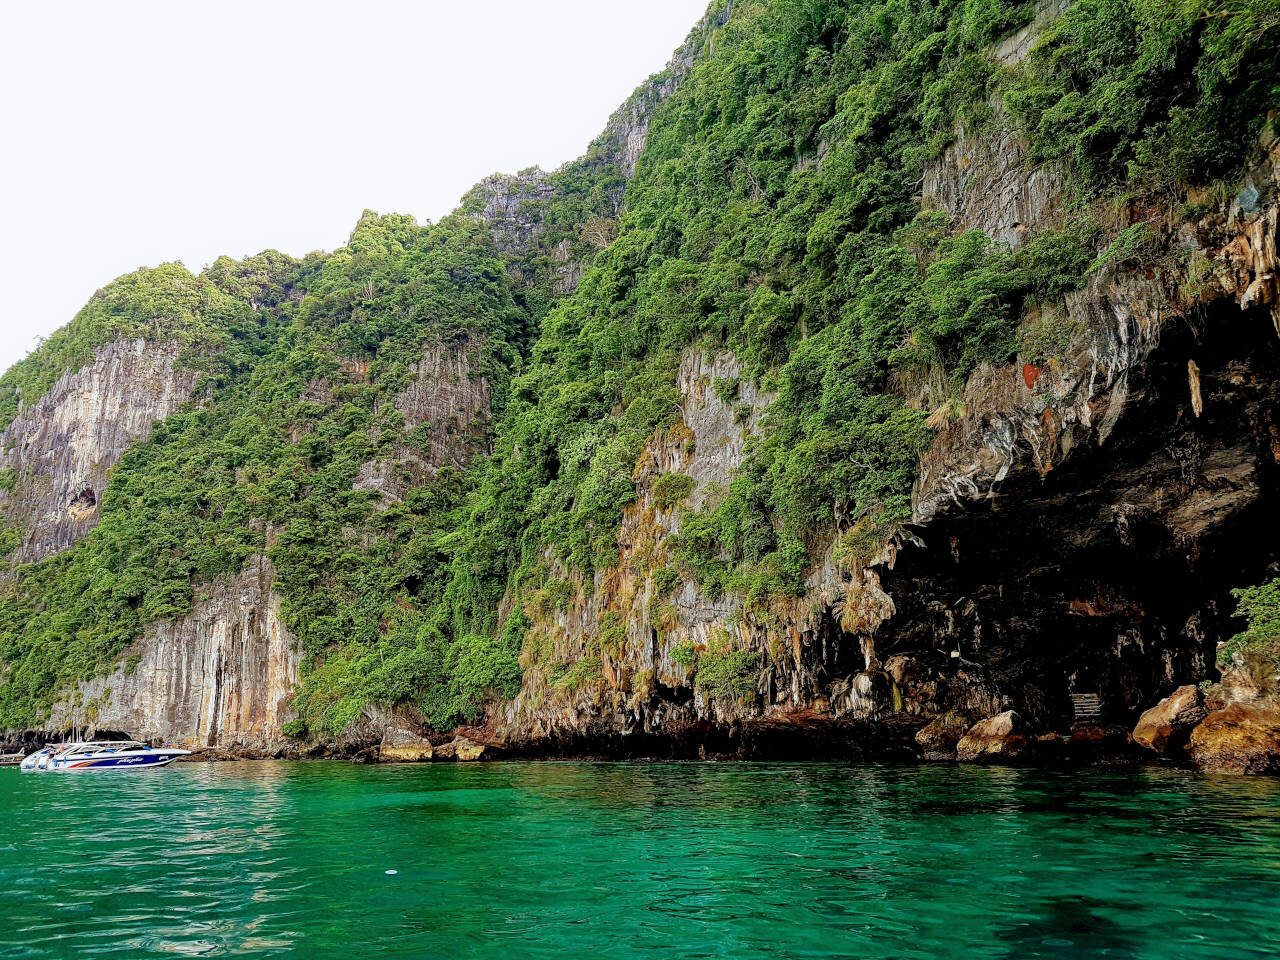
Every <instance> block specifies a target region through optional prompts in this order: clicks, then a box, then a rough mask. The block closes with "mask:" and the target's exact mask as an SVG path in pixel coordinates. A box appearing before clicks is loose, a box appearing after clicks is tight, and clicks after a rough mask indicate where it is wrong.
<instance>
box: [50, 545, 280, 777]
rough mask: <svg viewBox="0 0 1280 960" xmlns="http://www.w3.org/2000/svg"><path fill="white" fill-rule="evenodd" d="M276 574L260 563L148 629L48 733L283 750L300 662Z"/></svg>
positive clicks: (61, 712)
mask: <svg viewBox="0 0 1280 960" xmlns="http://www.w3.org/2000/svg"><path fill="white" fill-rule="evenodd" d="M273 577H274V571H273V570H272V567H271V564H270V563H269V562H268V561H267V560H266V559H264V558H262V557H254V558H251V559H250V560H249V562H248V563H247V564H246V565H245V568H244V570H243V571H241V572H240V573H239V574H238V575H236V576H234V577H228V578H226V579H224V580H219V581H216V582H214V583H209V584H205V585H203V586H202V587H201V589H200V593H199V594H198V596H197V597H196V601H195V604H194V609H192V611H191V613H190V614H189V615H187V616H186V617H183V618H182V619H181V620H176V621H167V622H162V623H160V624H157V625H155V626H153V627H152V628H150V629H149V630H148V631H147V633H146V634H145V635H144V636H143V637H142V638H140V639H139V640H138V641H137V642H136V643H134V644H133V645H132V646H131V647H130V648H129V649H128V650H127V651H126V652H125V656H124V659H123V662H122V663H121V664H120V666H118V667H117V668H116V669H115V670H114V671H113V672H112V673H110V674H109V675H108V676H106V677H100V678H98V679H96V680H92V681H90V682H89V683H86V684H84V685H82V686H81V687H80V688H79V690H78V691H77V692H76V693H75V694H74V695H72V696H71V697H68V698H67V699H64V700H63V701H61V702H60V703H58V704H57V705H56V706H55V708H54V711H53V714H52V716H51V718H50V721H49V725H48V728H49V730H50V731H52V732H58V731H61V730H65V729H68V728H77V729H84V730H87V731H88V732H89V733H93V732H94V731H95V730H110V731H122V732H125V733H127V734H128V735H129V736H132V737H137V738H140V739H143V740H156V741H163V742H164V743H169V744H175V745H178V746H183V747H187V748H201V747H217V748H219V749H223V750H232V751H239V752H245V751H247V752H252V753H271V752H274V751H277V750H280V749H282V748H283V747H284V746H285V742H284V740H283V736H282V734H281V727H282V726H283V725H284V723H285V722H287V721H288V720H289V719H290V718H291V717H292V716H293V713H292V709H291V706H290V705H291V702H292V698H293V692H294V687H295V685H296V683H297V680H298V666H299V663H300V661H301V653H300V651H299V650H298V649H297V647H296V644H295V643H294V641H293V638H292V637H291V636H290V635H289V632H288V630H287V629H285V626H284V624H283V623H282V622H281V620H280V601H279V599H278V598H276V597H275V596H274V595H273V594H272V592H271V584H272V580H273Z"/></svg>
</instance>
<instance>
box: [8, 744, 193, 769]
mask: <svg viewBox="0 0 1280 960" xmlns="http://www.w3.org/2000/svg"><path fill="white" fill-rule="evenodd" d="M190 752H191V751H190V750H181V749H179V748H177V747H154V748H146V747H138V748H136V749H125V750H112V749H102V750H95V751H85V750H84V749H83V748H80V747H79V745H76V748H74V749H69V750H54V749H44V750H38V751H36V752H35V753H33V754H32V755H31V756H29V757H27V758H26V759H25V760H23V761H22V763H21V765H20V766H21V769H22V770H25V771H30V772H38V773H47V772H55V773H57V772H67V773H70V772H73V771H79V770H150V769H152V768H154V767H165V766H168V765H169V764H171V763H173V761H175V760H177V759H178V758H179V757H185V756H187V755H188V754H189V753H190Z"/></svg>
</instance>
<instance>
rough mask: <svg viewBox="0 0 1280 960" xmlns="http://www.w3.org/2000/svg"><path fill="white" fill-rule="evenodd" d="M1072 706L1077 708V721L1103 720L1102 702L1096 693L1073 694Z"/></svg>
mask: <svg viewBox="0 0 1280 960" xmlns="http://www.w3.org/2000/svg"><path fill="white" fill-rule="evenodd" d="M1071 705H1072V707H1074V708H1075V712H1076V719H1077V720H1099V719H1101V718H1102V700H1101V698H1099V696H1098V695H1097V694H1096V693H1073V694H1071Z"/></svg>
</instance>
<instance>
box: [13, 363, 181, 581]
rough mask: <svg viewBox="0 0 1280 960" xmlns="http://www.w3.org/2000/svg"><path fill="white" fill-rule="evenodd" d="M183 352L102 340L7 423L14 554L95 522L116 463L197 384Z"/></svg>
mask: <svg viewBox="0 0 1280 960" xmlns="http://www.w3.org/2000/svg"><path fill="white" fill-rule="evenodd" d="M179 353H180V351H179V348H178V346H177V345H176V344H172V343H152V342H148V341H145V340H118V341H115V342H114V343H109V344H107V345H105V346H102V347H99V348H98V349H97V351H96V352H95V354H94V359H93V361H92V362H91V363H89V364H87V365H85V366H84V367H81V368H80V369H79V370H74V371H69V372H68V373H66V374H65V375H64V376H63V377H62V378H61V379H60V380H59V381H58V382H57V384H56V385H55V386H54V387H53V389H52V390H50V391H49V392H48V393H46V394H45V395H44V396H43V397H41V398H40V399H39V400H37V401H36V402H35V403H32V404H31V405H30V406H28V407H26V408H25V409H24V410H23V411H22V412H21V413H20V414H19V415H18V416H17V417H16V418H15V419H14V421H13V422H12V423H11V424H10V425H9V427H8V428H7V429H6V430H5V431H4V434H3V436H0V444H3V454H0V463H2V464H3V467H4V468H5V469H8V470H11V471H13V474H12V477H13V485H12V487H11V489H9V490H3V489H0V511H3V514H4V517H5V521H6V522H7V523H9V524H13V525H16V527H17V529H18V530H19V531H20V532H21V535H22V540H21V545H20V546H19V547H18V548H17V549H16V550H15V551H14V552H13V554H12V555H11V559H12V560H14V561H16V562H29V561H32V560H40V559H42V558H44V557H48V556H51V555H52V554H55V553H57V552H59V551H61V550H65V549H66V548H67V547H69V546H71V544H73V543H74V542H75V541H76V540H78V539H80V538H81V537H83V536H84V535H85V534H86V533H88V532H89V531H90V530H91V529H93V527H94V525H95V524H96V523H97V520H98V501H99V498H100V497H101V496H102V492H103V490H104V488H105V487H106V482H107V473H108V471H109V470H110V469H111V467H112V465H113V464H115V462H116V461H117V460H118V459H119V458H120V455H121V454H123V453H124V452H125V451H126V450H127V449H129V447H130V446H132V445H133V444H134V443H136V442H137V441H138V440H142V439H145V438H146V437H147V436H148V434H150V433H151V428H152V426H153V425H154V424H156V423H157V422H159V421H160V420H163V419H164V418H165V417H167V416H168V415H169V414H170V413H173V412H174V411H175V410H176V409H178V407H179V406H181V405H182V404H183V403H185V402H186V401H187V400H188V399H190V398H191V395H192V392H193V391H194V390H195V387H196V382H197V380H198V375H197V374H196V372H195V371H194V370H190V369H187V368H185V367H183V366H182V365H181V363H180V362H179Z"/></svg>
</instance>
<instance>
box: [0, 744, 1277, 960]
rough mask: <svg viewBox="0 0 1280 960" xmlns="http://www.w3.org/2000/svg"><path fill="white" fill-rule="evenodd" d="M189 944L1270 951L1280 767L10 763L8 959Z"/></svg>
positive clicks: (379, 949)
mask: <svg viewBox="0 0 1280 960" xmlns="http://www.w3.org/2000/svg"><path fill="white" fill-rule="evenodd" d="M388 870H395V871H397V873H395V874H388V873H387V872H386V871H388ZM174 955H180V956H229V955H234V956H254V957H257V956H262V957H267V956H297V957H343V958H348V960H357V958H360V960H363V958H382V957H415V958H430V957H448V958H464V957H504V958H505V957H557V958H561V957H574V958H577V957H588V958H593V960H595V958H615V957H616V958H670V957H734V958H739V957H771V958H772V957H837V956H839V957H930V958H932V957H948V958H950V957H966V958H967V957H975V958H977V957H981V958H987V957H990V958H997V957H1000V958H1028V957H1094V956H1108V957H1125V958H1130V957H1152V958H1161V960H1167V958H1174V957H1213V958H1222V957H1246V956H1259V957H1261V956H1278V955H1280V781H1277V780H1267V779H1245V778H1210V777H1202V776H1196V775H1192V774H1184V773H1176V772H1165V771H1158V770H1144V771H1139V772H1131V771H1130V772H1122V773H1121V772H1088V773H1046V772H1037V771H1026V770H1000V769H972V768H953V767H876V766H859V767H849V766H845V765H838V764H822V765H786V764H758V765H757V764H723V765H720V764H660V765H640V764H534V763H529V764H491V765H481V766H466V765H459V766H454V765H435V766H421V767H372V768H371V767H355V766H350V765H346V764H337V763H308V764H290V763H242V764H184V765H177V766H174V767H170V768H168V769H166V770H159V771H148V772H136V773H116V774H111V773H97V774H94V773H83V774H21V773H19V772H18V771H16V770H13V769H5V770H0V957H99V956H109V957H130V958H140V957H159V956H166V957H171V956H174Z"/></svg>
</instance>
